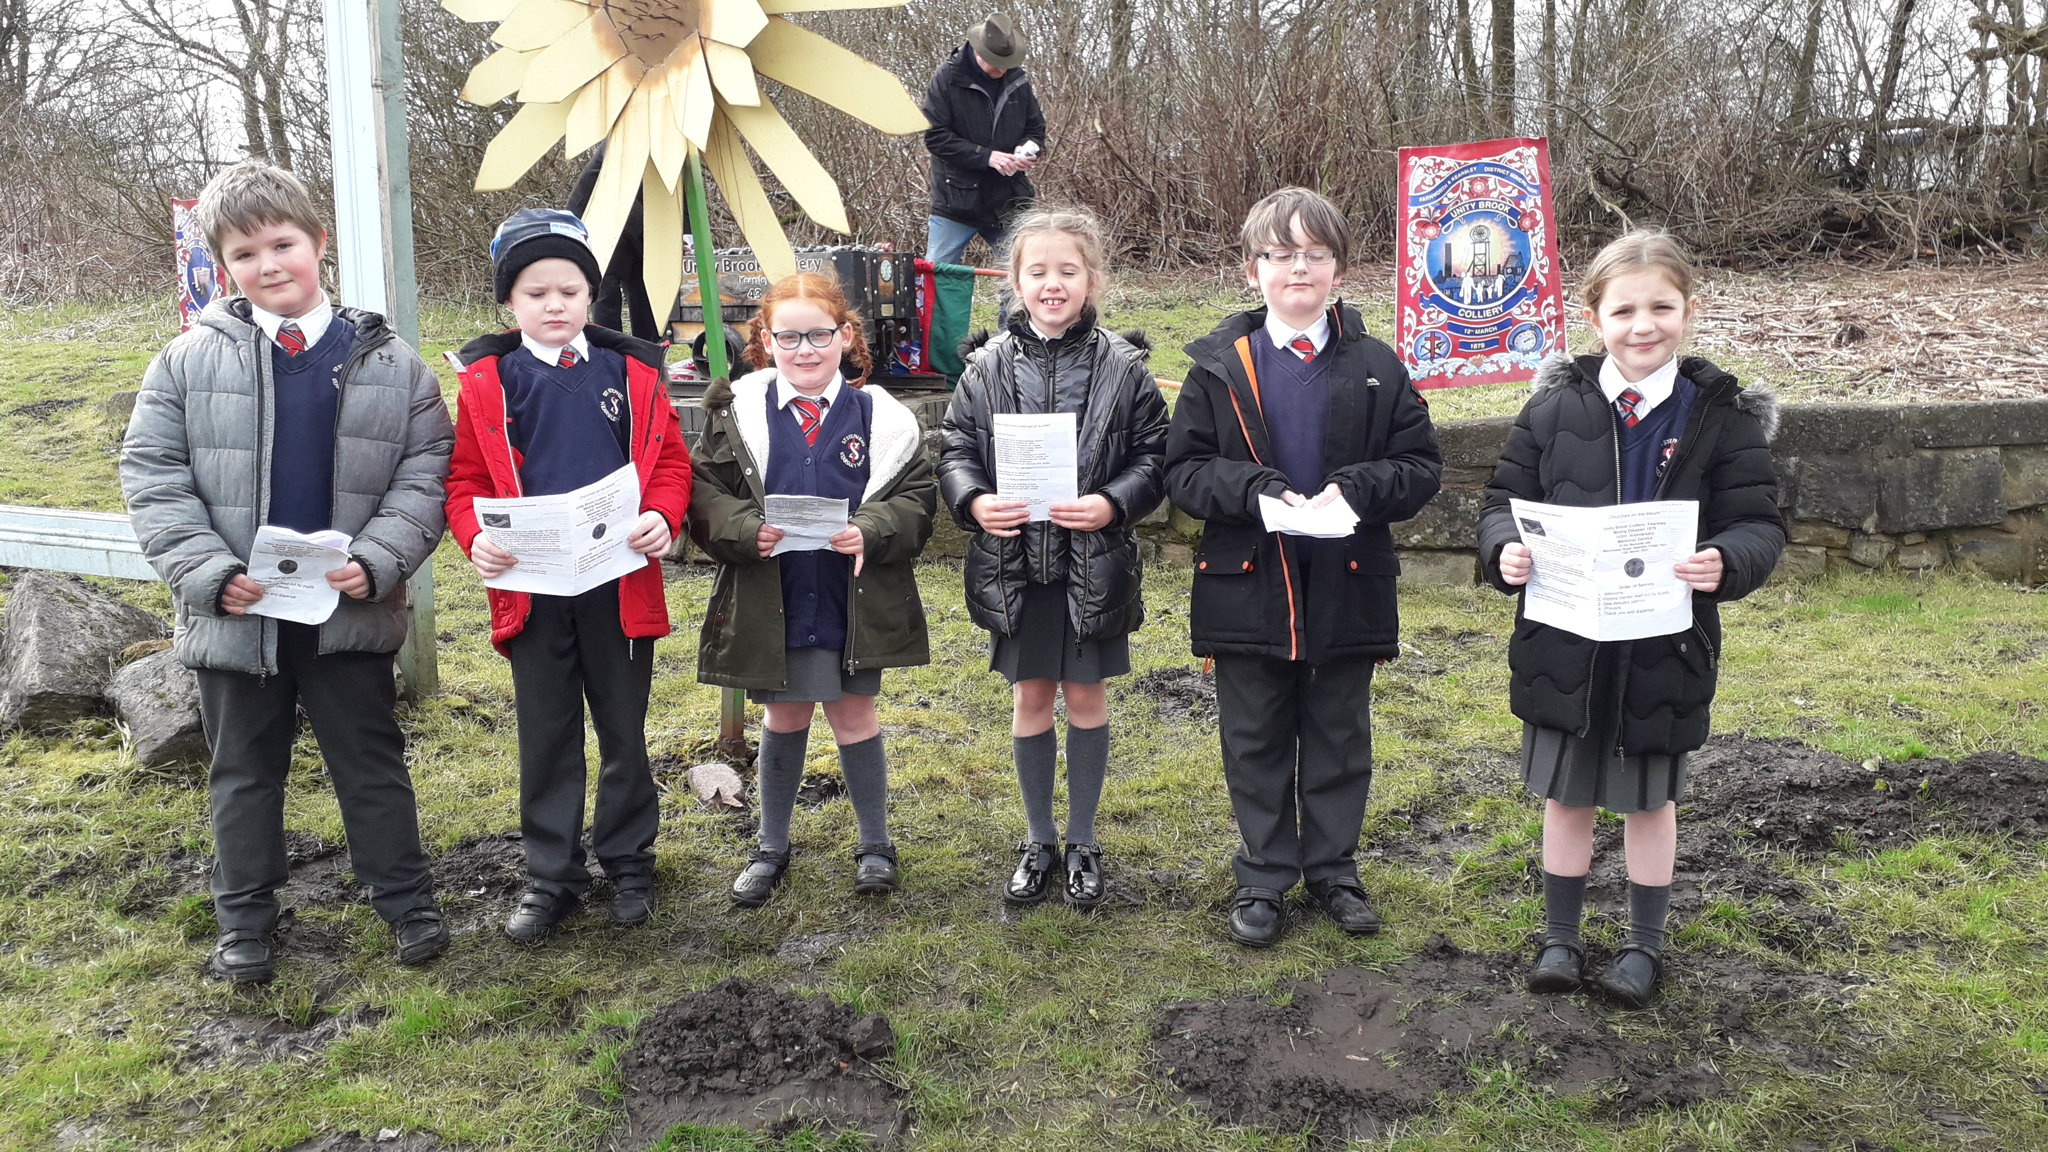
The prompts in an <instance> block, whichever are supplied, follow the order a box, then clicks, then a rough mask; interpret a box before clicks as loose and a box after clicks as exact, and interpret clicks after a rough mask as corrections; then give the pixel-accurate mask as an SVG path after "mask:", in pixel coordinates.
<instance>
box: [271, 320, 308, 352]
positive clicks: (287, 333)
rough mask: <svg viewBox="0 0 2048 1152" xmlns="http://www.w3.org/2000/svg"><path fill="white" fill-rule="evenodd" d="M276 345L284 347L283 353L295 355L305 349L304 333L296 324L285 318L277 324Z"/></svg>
mask: <svg viewBox="0 0 2048 1152" xmlns="http://www.w3.org/2000/svg"><path fill="white" fill-rule="evenodd" d="M277 346H278V347H279V348H282V349H284V351H285V355H287V356H297V355H298V354H299V353H301V352H304V351H305V350H306V334H305V333H304V332H301V331H299V326H298V325H297V324H294V323H292V322H291V321H289V320H287V321H285V322H284V323H282V324H279V325H278V326H277Z"/></svg>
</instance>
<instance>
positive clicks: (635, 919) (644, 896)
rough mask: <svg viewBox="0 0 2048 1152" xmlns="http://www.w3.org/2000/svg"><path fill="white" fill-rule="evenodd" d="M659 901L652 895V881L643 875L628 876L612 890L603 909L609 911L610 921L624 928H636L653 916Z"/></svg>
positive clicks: (659, 904)
mask: <svg viewBox="0 0 2048 1152" xmlns="http://www.w3.org/2000/svg"><path fill="white" fill-rule="evenodd" d="M660 906H661V901H660V900H659V899H658V898H657V897H656V896H655V895H654V881H652V880H650V879H649V878H647V877H645V876H634V877H630V878H628V879H627V880H626V881H624V882H623V883H621V884H620V886H619V887H618V888H617V889H616V890H615V891H613V893H612V899H611V903H609V904H607V905H605V910H606V911H608V912H610V913H611V916H612V923H614V924H617V925H619V926H621V927H624V928H637V927H639V926H640V925H642V924H645V923H647V922H648V921H649V920H651V919H653V918H654V910H655V909H656V908H658V907H660Z"/></svg>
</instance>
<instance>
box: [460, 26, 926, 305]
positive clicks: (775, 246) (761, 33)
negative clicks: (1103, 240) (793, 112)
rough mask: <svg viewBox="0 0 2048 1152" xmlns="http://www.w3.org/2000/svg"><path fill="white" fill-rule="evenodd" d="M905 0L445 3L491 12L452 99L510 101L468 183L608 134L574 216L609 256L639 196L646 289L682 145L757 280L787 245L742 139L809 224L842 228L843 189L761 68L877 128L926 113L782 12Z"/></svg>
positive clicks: (677, 248)
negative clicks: (484, 51) (770, 89)
mask: <svg viewBox="0 0 2048 1152" xmlns="http://www.w3.org/2000/svg"><path fill="white" fill-rule="evenodd" d="M905 2H906V0H441V6H442V7H443V8H445V9H447V10H448V11H449V12H451V13H453V14H454V15H455V16H457V17H458V18H460V19H463V20H467V21H470V22H471V23H488V22H491V21H497V22H498V26H497V29H496V30H495V31H493V32H492V33H491V39H492V41H493V42H495V43H496V44H497V45H498V46H499V47H498V50H497V51H495V52H493V53H492V54H491V55H490V56H488V57H486V58H485V59H484V60H483V61H482V62H481V63H479V64H478V65H477V66H476V67H475V68H474V69H472V70H471V71H470V74H469V81H468V84H467V85H466V86H465V87H464V88H463V90H462V98H463V99H464V100H467V101H469V102H471V103H473V104H495V103H497V102H498V101H500V100H503V99H505V98H507V97H512V98H514V99H516V100H517V101H518V102H519V104H520V109H519V111H518V112H517V113H516V114H514V115H513V117H512V119H511V120H510V121H508V122H507V123H506V124H505V126H504V127H503V128H502V129H500V130H499V132H498V135H497V136H496V137H495V138H493V139H492V140H491V143H490V146H489V147H488V148H487V149H486V150H485V152H484V159H483V163H482V164H481V165H480V166H479V167H478V170H477V176H476V189H477V191H479V192H490V191H496V190H499V189H503V188H509V187H511V186H512V185H513V184H514V183H516V182H517V181H518V180H519V178H520V177H521V176H524V175H525V174H526V173H527V171H528V170H529V169H531V168H532V167H533V165H534V164H535V163H536V162H537V161H539V160H540V159H541V157H543V156H545V155H547V153H548V152H549V150H551V149H552V148H554V146H555V145H556V144H557V143H559V144H561V145H562V146H563V149H564V150H565V152H566V153H567V154H568V155H570V156H577V155H581V154H582V153H584V152H587V151H589V150H590V149H591V148H594V147H596V146H597V144H598V143H599V142H600V141H609V146H608V147H607V148H606V150H605V159H604V167H603V168H602V170H601V171H600V172H599V174H598V178H597V188H596V190H595V191H594V192H593V193H592V195H591V198H590V204H589V207H588V209H587V210H586V211H585V213H584V216H585V220H584V222H585V223H586V224H587V225H589V227H590V242H591V247H592V248H594V249H595V250H596V252H597V258H598V262H599V263H600V264H607V265H608V264H609V263H610V262H611V256H612V250H613V249H614V248H615V247H617V245H618V240H619V233H620V232H621V231H622V230H623V229H624V227H625V223H626V216H627V214H628V213H629V212H630V211H631V210H632V207H633V199H634V197H635V196H636V195H637V196H641V197H643V198H644V206H645V220H646V233H645V235H646V247H647V253H646V266H645V277H644V278H645V283H646V286H647V295H648V299H650V300H655V301H666V300H674V299H675V297H676V291H677V288H678V287H679V286H680V284H681V282H682V249H683V241H682V238H683V233H684V230H685V226H684V223H683V186H682V183H681V177H682V173H683V168H684V166H685V164H687V163H688V161H689V159H690V157H691V155H692V154H698V155H701V156H702V157H703V163H704V168H705V170H706V171H707V172H708V173H709V174H710V176H711V179H712V180H713V181H714V182H716V183H717V185H718V187H719V191H721V192H722V193H724V195H725V202H726V206H727V207H728V208H730V209H731V210H732V215H733V218H734V219H735V220H736V221H737V222H738V223H739V227H740V232H741V233H742V234H743V235H744V236H745V238H746V241H747V244H748V246H749V247H751V248H752V249H753V250H754V255H755V257H756V258H757V259H759V261H760V262H761V267H762V269H763V270H764V271H765V272H766V273H767V274H768V275H769V277H770V278H771V279H772V278H776V277H781V276H784V275H788V274H789V273H792V272H794V271H796V254H795V253H794V251H792V249H791V248H790V243H789V238H788V236H786V235H785V234H784V233H783V231H782V225H781V223H780V221H778V220H777V219H776V216H775V210H774V208H773V206H772V205H770V203H769V201H768V194H767V192H766V190H765V189H764V188H763V187H762V185H761V179H760V177H759V176H758V175H756V174H755V171H754V165H753V161H752V159H750V158H749V157H748V155H747V149H749V148H751V149H752V150H753V153H754V155H755V156H758V157H759V158H760V160H761V162H762V163H763V164H764V165H766V166H767V168H768V170H769V171H770V172H772V173H774V174H775V176H776V178H777V179H779V180H780V181H781V182H782V186H783V187H784V188H786V189H788V191H789V194H790V196H791V198H792V199H794V200H795V201H796V203H797V205H798V206H799V207H801V208H802V209H803V210H804V212H805V213H806V214H808V215H809V216H810V217H811V219H813V220H816V221H817V222H818V223H820V224H823V225H824V226H825V227H827V228H831V229H834V230H836V231H839V232H846V231H849V230H850V225H849V223H848V221H847V217H846V205H845V203H844V202H843V201H842V200H841V199H840V195H839V185H838V184H837V183H836V182H835V181H834V180H833V179H832V176H831V174H830V173H828V172H826V171H825V167H824V165H822V164H820V163H819V162H818V160H817V158H816V157H815V156H813V155H812V154H811V151H810V149H809V148H808V147H806V146H805V145H804V142H803V141H802V140H801V139H800V138H799V137H798V136H797V134H796V131H795V130H794V129H792V128H791V127H790V126H789V122H788V121H786V120H784V119H783V118H782V114H781V113H780V112H778V111H777V110H776V108H775V105H774V104H773V103H772V102H770V101H769V99H768V96H767V94H766V93H764V92H763V91H762V90H761V85H760V83H759V81H758V80H757V76H765V77H767V78H769V79H771V80H775V81H777V82H779V83H781V84H784V85H787V86H788V87H790V88H793V89H795V90H797V91H799V92H803V93H805V94H807V95H810V96H813V97H815V98H817V99H819V100H821V101H823V102H825V103H827V104H830V105H831V106H833V107H834V108H837V109H839V110H840V111H842V112H845V113H847V114H849V115H851V116H853V117H855V118H856V119H858V120H861V121H863V122H865V123H867V124H869V125H872V126H873V127H875V128H877V129H880V130H881V131H883V132H886V133H890V134H892V135H907V134H909V133H912V132H922V131H923V130H924V129H925V127H926V123H925V118H924V113H923V112H922V111H920V110H919V109H918V106H917V103H916V102H915V101H914V100H912V99H911V98H910V94H909V93H907V92H905V91H904V90H903V84H902V82H901V81H899V80H898V79H897V78H896V77H895V76H894V75H892V74H890V73H889V72H888V71H887V70H885V69H883V68H881V67H880V66H878V65H876V64H873V63H871V62H869V61H867V60H864V59H862V58H861V57H860V56H858V55H856V54H854V53H853V52H851V51H849V50H848V49H846V48H844V47H842V46H840V45H838V44H835V43H833V42H832V41H830V40H828V39H826V38H825V37H823V36H820V35H818V34H817V33H815V32H811V31H809V30H807V29H805V28H802V27H800V26H798V25H797V24H795V23H793V22H792V21H790V20H788V19H787V17H788V16H790V15H792V14H795V13H801V12H820V11H826V10H836V9H853V8H888V7H896V6H899V5H901V4H903V3H905Z"/></svg>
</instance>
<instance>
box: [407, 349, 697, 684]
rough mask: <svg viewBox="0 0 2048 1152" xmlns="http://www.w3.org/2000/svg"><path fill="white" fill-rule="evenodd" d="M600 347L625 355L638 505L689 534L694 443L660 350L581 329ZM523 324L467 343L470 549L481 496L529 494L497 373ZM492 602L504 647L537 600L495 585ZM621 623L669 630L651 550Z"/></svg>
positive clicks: (464, 479) (462, 523)
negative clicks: (686, 519) (671, 394)
mask: <svg viewBox="0 0 2048 1152" xmlns="http://www.w3.org/2000/svg"><path fill="white" fill-rule="evenodd" d="M583 334H584V336H585V337H586V338H588V339H589V341H590V342H591V343H592V344H594V345H596V346H597V347H599V348H610V349H612V350H613V351H615V352H618V353H621V354H622V355H624V356H625V357H626V407H627V410H628V412H629V413H630V415H631V416H632V432H631V435H630V436H629V438H628V440H627V444H628V446H629V451H630V454H631V456H632V458H633V464H634V466H635V471H637V472H638V473H639V476H640V510H641V511H643V512H659V513H661V515H662V518H663V519H665V520H667V521H668V527H669V531H670V532H672V533H674V534H676V535H681V534H682V531H683V515H684V513H686V512H688V511H689V508H690V449H689V446H688V445H686V444H684V443H683V434H682V429H681V427H680V426H679V425H678V424H677V423H676V412H675V409H674V408H673V407H672V406H670V404H669V400H668V388H667V387H666V386H665V385H664V384H663V383H662V379H661V356H662V353H661V349H660V347H659V346H657V345H654V344H650V343H648V342H647V341H645V340H635V339H634V338H632V337H631V336H626V335H623V334H621V333H618V332H614V331H612V330H611V329H609V328H599V327H597V326H596V325H594V324H593V325H590V326H589V327H586V328H585V329H584V330H583ZM519 347H520V340H519V333H518V331H517V330H514V331H511V332H496V333H492V334H491V335H489V336H479V337H478V338H476V339H475V340H472V341H470V342H469V343H468V344H465V345H463V348H462V352H461V354H460V355H461V359H462V362H463V368H462V372H461V376H460V379H461V381H462V390H461V392H460V393H458V394H457V396H456V401H455V457H454V459H453V460H451V461H450V462H449V466H448V528H449V530H450V532H451V533H452V534H453V535H454V537H455V542H456V543H457V544H459V545H461V547H462V551H463V554H464V555H467V554H468V553H469V545H470V541H472V540H475V539H476V534H477V532H478V531H479V527H478V525H477V519H476V509H475V505H474V504H473V503H472V502H473V501H474V500H475V499H476V498H477V497H479V496H497V497H509V496H519V495H522V493H521V491H520V488H519V464H520V457H519V456H518V455H517V454H516V453H515V452H514V450H513V448H512V441H511V439H510V438H509V437H508V436H507V435H506V434H505V388H504V385H503V384H501V383H499V381H498V358H499V357H501V356H505V355H508V354H510V353H512V352H514V351H517V350H518V349H519ZM487 592H488V595H489V598H490V604H491V643H492V644H494V645H496V646H497V648H498V651H500V652H503V651H504V650H505V642H506V641H507V640H510V639H511V638H512V637H514V636H517V635H519V632H520V630H521V629H522V628H525V627H526V614H527V610H528V608H529V607H530V604H531V601H530V600H529V598H528V594H527V593H525V592H508V591H505V590H504V589H500V588H491V589H488V590H487ZM619 626H620V628H622V629H624V631H625V634H626V635H627V636H631V637H641V636H666V635H668V633H669V627H670V626H669V619H668V598H667V597H666V596H665V595H664V594H663V592H662V587H661V558H660V557H658V556H649V557H648V558H647V566H646V567H645V568H642V569H640V570H639V571H637V572H631V573H628V574H627V575H625V576H621V577H620V578H619Z"/></svg>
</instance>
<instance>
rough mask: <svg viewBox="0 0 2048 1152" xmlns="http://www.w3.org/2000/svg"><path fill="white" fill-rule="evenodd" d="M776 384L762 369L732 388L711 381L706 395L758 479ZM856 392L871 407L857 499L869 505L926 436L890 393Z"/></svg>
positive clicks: (764, 466) (764, 468) (764, 464)
mask: <svg viewBox="0 0 2048 1152" xmlns="http://www.w3.org/2000/svg"><path fill="white" fill-rule="evenodd" d="M774 384H775V369H773V368H762V369H759V370H757V371H754V372H749V373H747V374H746V375H745V376H742V377H740V378H739V379H737V380H734V381H731V382H730V383H728V382H727V381H724V380H714V381H712V382H711V386H710V387H708V388H706V389H705V390H704V410H705V411H707V412H715V411H721V410H726V409H730V410H731V412H732V421H733V426H734V427H735V428H737V429H739V433H740V442H741V443H743V444H745V445H746V447H747V454H748V455H750V456H752V457H753V458H754V466H755V467H756V468H759V469H760V470H761V475H762V476H766V475H768V450H769V442H770V441H771V440H773V439H774V438H773V437H771V436H770V435H769V434H768V389H769V388H771V387H773V386H774ZM843 386H844V387H849V388H850V387H852V385H850V384H848V385H843ZM860 391H861V392H862V393H864V394H865V395H867V396H868V397H869V398H870V399H871V400H873V401H874V406H875V413H874V426H873V443H871V444H870V445H869V446H868V459H869V465H868V482H867V487H866V488H865V489H863V490H862V492H861V499H862V500H863V501H867V500H872V499H874V498H875V494H876V493H878V492H881V491H882V490H883V489H885V488H887V487H888V486H889V485H890V484H892V483H894V482H895V480H896V478H897V477H898V476H900V475H902V473H903V470H904V469H906V468H908V467H910V466H911V464H912V463H913V462H915V461H916V460H917V455H918V450H919V449H920V448H921V447H922V446H923V444H924V433H923V431H922V430H920V429H919V428H918V424H917V417H916V416H914V415H912V414H911V411H910V409H908V408H906V407H904V406H903V403H902V402H901V401H899V400H897V399H896V398H895V397H894V396H891V395H889V393H888V392H886V391H884V390H883V389H881V388H879V387H876V386H875V385H873V384H868V385H865V386H863V387H862V388H861V389H860Z"/></svg>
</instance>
